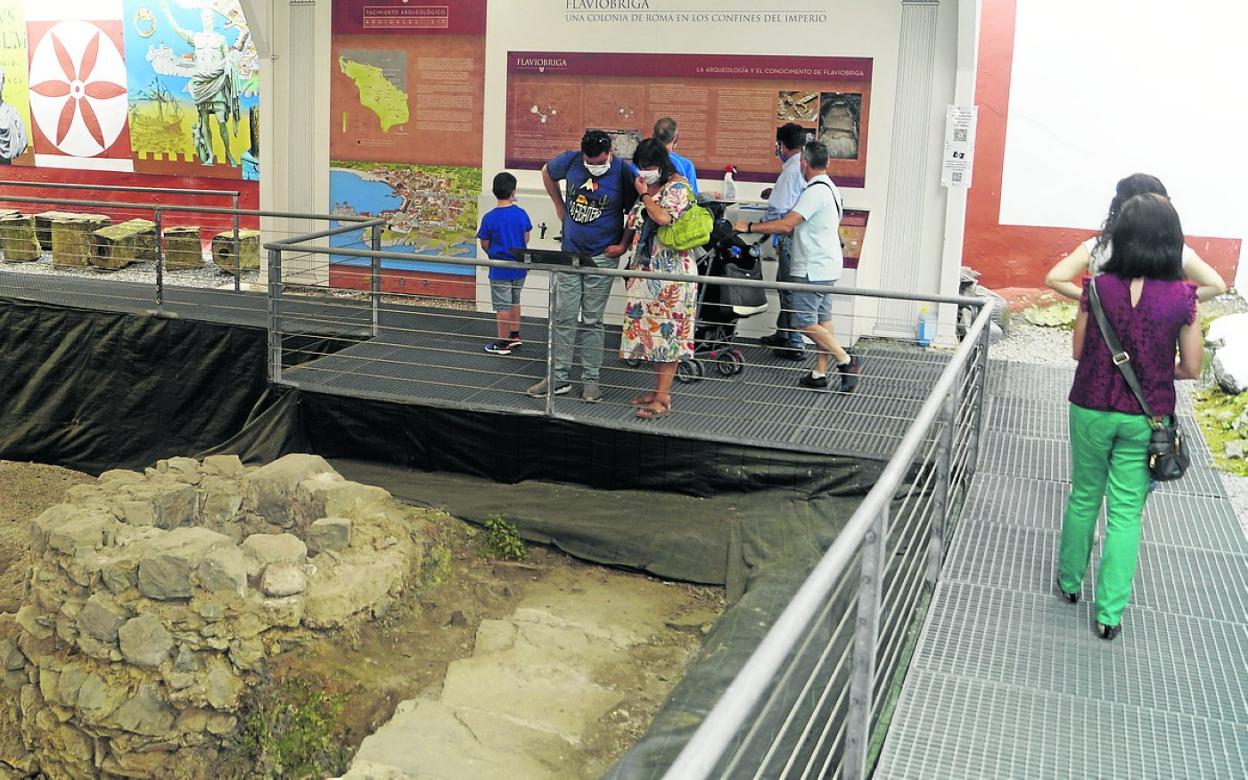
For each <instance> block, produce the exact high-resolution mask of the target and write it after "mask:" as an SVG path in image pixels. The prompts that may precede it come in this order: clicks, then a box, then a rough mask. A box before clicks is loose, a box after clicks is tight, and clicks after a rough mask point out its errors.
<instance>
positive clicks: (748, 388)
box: [281, 308, 948, 460]
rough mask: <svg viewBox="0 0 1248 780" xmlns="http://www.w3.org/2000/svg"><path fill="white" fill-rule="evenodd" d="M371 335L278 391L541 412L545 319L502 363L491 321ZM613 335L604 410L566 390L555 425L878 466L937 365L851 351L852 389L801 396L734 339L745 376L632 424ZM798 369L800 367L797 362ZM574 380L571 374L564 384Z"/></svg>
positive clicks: (415, 312) (766, 354) (911, 354)
mask: <svg viewBox="0 0 1248 780" xmlns="http://www.w3.org/2000/svg"><path fill="white" fill-rule="evenodd" d="M381 326H382V330H381V333H380V335H379V336H378V337H377V338H375V339H371V340H369V341H364V342H362V343H359V344H354V345H351V346H348V347H346V348H345V349H342V350H340V351H337V352H334V353H333V354H330V355H325V356H323V357H318V358H317V359H315V360H312V361H309V362H307V363H303V364H301V365H299V366H297V367H295V368H291V369H288V370H285V371H283V372H282V379H281V382H282V384H287V385H291V386H294V387H298V388H300V389H302V390H307V391H312V392H320V393H330V394H335V395H344V396H349V397H353V398H371V399H377V400H384V401H392V402H398V403H409V404H419V405H423V406H435V407H453V408H458V409H474V410H483V411H496V412H505V413H509V414H542V413H544V406H545V404H544V399H537V398H530V397H529V396H528V395H526V394H525V389H526V388H527V387H528V386H529V385H531V384H532V383H533V382H535V381H537V380H538V379H540V378H542V377H543V376H545V371H546V343H545V342H546V327H545V322H544V321H533V322H532V323H531V324H530V323H529V322H528V321H526V323H525V329H526V340H525V343H524V347H523V348H522V349H521V350H518V351H517V352H516V353H515V354H514V355H512V356H511V357H508V358H506V359H500V358H498V357H494V356H491V355H488V354H486V353H485V352H483V351H482V350H481V345H482V344H484V343H485V341H486V340H488V339H490V338H493V329H494V327H495V326H494V322H493V320H492V318H491V316H490V315H482V314H474V313H470V312H455V313H454V316H446V315H445V314H444V313H442V314H440V313H438V312H436V311H432V310H427V309H426V310H419V309H411V310H409V311H402V312H399V311H397V310H395V309H394V308H388V309H383V311H382V318H381ZM618 345H619V327H618V326H610V325H608V326H607V338H606V354H605V356H604V361H603V367H602V375H601V382H602V390H603V393H604V396H605V397H604V399H603V403H600V404H586V403H584V402H582V401H580V400H579V399H578V398H577V397H576V394H575V393H572V394H569V395H567V396H560V397H557V398H555V399H554V405H553V412H554V415H555V416H556V417H559V418H562V419H568V420H576V421H579V422H583V423H588V424H591V425H594V426H597V427H601V428H613V429H621V430H640V431H647V432H654V433H659V434H664V435H673V436H682V437H690V438H694V439H698V440H702V441H723V442H732V443H738V444H745V445H749V446H754V447H763V448H769V449H778V450H787V451H796V452H808V453H816V454H833V455H844V456H852V457H865V458H874V459H879V460H886V459H887V458H888V457H889V455H891V454H892V451H893V449H894V448H895V447H896V446H897V443H898V442H899V441H900V440H901V438H902V437H903V436H904V435H905V432H906V430H907V429H908V428H909V425H910V421H911V420H913V419H914V416H915V414H917V413H918V410H919V408H920V407H921V406H922V405H923V402H924V400H926V396H927V393H928V391H929V390H930V388H931V386H932V383H933V382H935V381H936V378H937V377H938V376H939V375H940V372H941V370H942V369H943V368H944V365H945V364H946V363H947V362H948V355H946V354H942V353H939V352H919V351H915V350H912V349H911V350H903V349H901V348H894V347H892V346H889V345H885V344H877V345H873V346H871V347H869V348H867V349H864V350H860V351H859V354H860V355H861V356H862V357H863V361H864V366H865V369H864V373H863V377H862V381H861V383H860V384H859V387H858V390H857V391H856V392H854V393H852V394H845V393H839V392H835V393H832V392H820V393H812V392H811V391H809V390H804V389H801V388H799V387H797V380H798V378H799V376H801V374H803V373H805V372H807V371H809V370H810V368H809V365H808V364H806V365H801V367H798V366H795V365H794V364H793V363H789V362H786V361H781V360H779V359H777V358H775V357H773V356H772V355H771V353H770V350H767V349H761V348H759V347H757V346H756V345H755V344H753V343H750V342H748V341H746V340H742V343H741V348H742V351H743V352H744V353H745V359H746V361H747V364H746V367H745V370H744V371H743V372H742V373H741V374H739V375H737V376H731V377H725V376H721V375H720V374H719V373H718V372H717V371H716V370H715V369H714V367H713V366H712V365H709V364H708V366H707V368H708V371H707V374H706V376H705V377H703V378H702V379H701V380H699V381H697V382H694V383H691V384H687V385H686V384H681V383H678V384H677V386H676V387H675V388H674V391H673V393H674V395H675V405H676V413H675V414H672V415H671V416H669V417H664V418H663V419H660V420H653V421H639V420H637V419H636V417H635V411H634V410H633V409H632V408H630V407H629V405H628V399H629V397H631V396H634V395H636V394H637V393H638V392H639V391H640V390H642V389H648V388H649V386H650V383H651V381H652V380H651V378H650V370H649V368H647V367H646V366H641V367H633V368H630V367H629V366H628V365H627V364H626V363H625V362H624V361H622V360H620V359H619V358H618V354H617V351H618ZM799 365H800V364H799ZM574 381H575V375H574Z"/></svg>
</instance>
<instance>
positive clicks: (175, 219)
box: [0, 165, 260, 232]
mask: <svg viewBox="0 0 1248 780" xmlns="http://www.w3.org/2000/svg"><path fill="white" fill-rule="evenodd" d="M0 182H33V183H37V182H56V183H60V182H66V183H73V184H81V185H84V186H83V188H82V189H78V188H74V189H62V188H60V187H57V188H48V187H36V186H14V185H12V184H9V185H5V184H3V183H0V208H13V209H17V210H19V211H21V212H23V213H28V214H29V213H37V212H40V211H52V210H56V211H89V212H92V213H103V214H108V215H109V216H110V217H112V218H113V219H114V221H119V222H120V221H124V220H127V219H133V218H135V217H143V218H144V219H151V218H152V213H151V209H150V208H148V209H143V210H138V209H129V208H120V207H119V208H116V209H108V208H94V207H91V206H58V205H49V204H40V203H24V202H20V201H10V200H6V199H5V196H6V195H13V196H18V197H23V198H57V199H68V200H89V201H108V202H110V203H144V204H150V205H151V206H157V205H161V204H165V205H190V206H205V207H212V208H231V207H232V206H233V199H232V198H231V197H229V196H225V195H170V194H159V195H156V196H153V195H148V194H145V193H141V192H112V191H107V190H98V189H93V188H92V187H91V185H97V184H107V185H121V186H126V187H166V188H174V189H197V190H224V191H228V192H238V193H239V208H241V209H259V208H260V186H259V182H254V181H242V180H241V179H207V178H200V177H196V176H158V175H152V174H148V173H117V172H114V171H79V170H61V169H56V168H34V167H31V166H25V165H5V166H0ZM162 221H163V223H164V224H165V225H167V226H170V225H197V226H200V227H203V228H207V229H208V230H211V231H213V232H219V231H221V230H227V229H230V228H232V227H233V222H232V220H231V218H230V217H229V216H228V215H224V214H199V213H194V212H191V213H188V212H182V213H179V212H173V211H170V212H166V213H165V214H164V216H163V217H162ZM239 222H240V225H242V226H243V227H252V228H255V227H258V226H259V220H258V219H257V218H255V217H244V218H243V219H241V220H240V221H239Z"/></svg>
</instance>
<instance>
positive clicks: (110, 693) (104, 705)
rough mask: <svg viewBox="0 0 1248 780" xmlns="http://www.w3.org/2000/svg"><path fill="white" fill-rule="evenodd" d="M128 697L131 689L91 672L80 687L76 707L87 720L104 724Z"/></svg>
mask: <svg viewBox="0 0 1248 780" xmlns="http://www.w3.org/2000/svg"><path fill="white" fill-rule="evenodd" d="M127 698H129V691H127V690H126V688H124V687H122V686H120V685H115V684H113V683H111V682H108V681H106V680H105V679H104V678H103V677H101V676H99V675H98V674H95V673H90V674H88V675H87V676H86V678H85V679H84V680H83V681H82V687H80V688H79V689H78V698H77V702H76V709H77V710H78V712H79V713H80V714H81V715H82V717H83V719H84V720H86V722H88V723H91V724H102V723H103V722H104V720H105V719H106V718H107V717H108V716H109V715H112V714H113V713H114V712H115V711H116V710H117V708H118V707H120V706H121V703H122V702H123V701H125V700H126V699H127Z"/></svg>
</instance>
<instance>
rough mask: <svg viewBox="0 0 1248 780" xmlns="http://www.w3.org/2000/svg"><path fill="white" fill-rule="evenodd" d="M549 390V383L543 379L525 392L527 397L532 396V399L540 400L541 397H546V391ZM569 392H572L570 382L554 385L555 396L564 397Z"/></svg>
mask: <svg viewBox="0 0 1248 780" xmlns="http://www.w3.org/2000/svg"><path fill="white" fill-rule="evenodd" d="M549 389H550V383H549V382H547V381H546V380H545V379H543V380H542V381H540V382H538V383H537V384H535V385H533V386H531V387H530V388H529V389H528V391H527V392H528V394H529V395H531V396H533V397H534V398H541V397H542V396H544V395H546V391H547V390H549ZM570 392H572V383H571V382H563V383H556V384H555V395H566V394H568V393H570Z"/></svg>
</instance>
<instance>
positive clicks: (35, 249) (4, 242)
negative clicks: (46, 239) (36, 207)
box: [0, 214, 42, 263]
mask: <svg viewBox="0 0 1248 780" xmlns="http://www.w3.org/2000/svg"><path fill="white" fill-rule="evenodd" d="M0 252H3V253H4V261H5V262H6V263H29V262H31V261H32V260H38V259H39V258H40V256H41V254H42V252H41V250H40V247H39V237H38V232H37V230H36V229H35V219H34V217H29V216H26V215H23V214H5V215H4V216H0Z"/></svg>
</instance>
